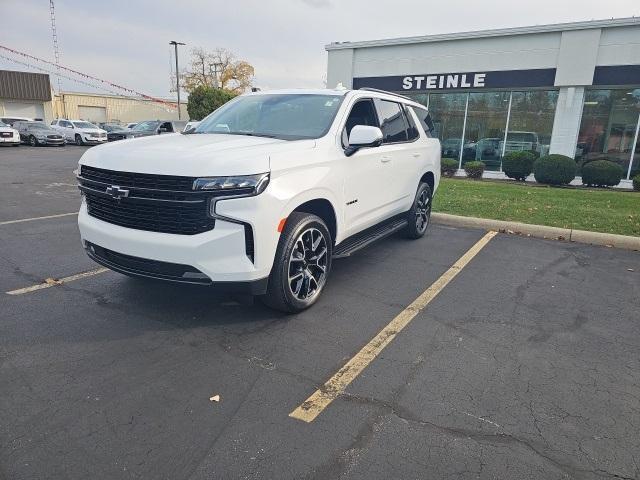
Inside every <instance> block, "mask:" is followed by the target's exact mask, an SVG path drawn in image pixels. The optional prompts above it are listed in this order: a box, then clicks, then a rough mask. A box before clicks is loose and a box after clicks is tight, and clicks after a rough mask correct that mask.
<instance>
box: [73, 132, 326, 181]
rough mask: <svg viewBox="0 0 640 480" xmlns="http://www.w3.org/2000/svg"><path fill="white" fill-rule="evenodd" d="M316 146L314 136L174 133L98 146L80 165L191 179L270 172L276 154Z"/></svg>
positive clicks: (86, 154)
mask: <svg viewBox="0 0 640 480" xmlns="http://www.w3.org/2000/svg"><path fill="white" fill-rule="evenodd" d="M314 146H315V141H314V140H296V141H287V140H278V139H273V138H264V137H249V136H244V135H224V134H199V135H182V134H179V133H177V134H175V133H174V134H165V135H153V136H149V137H145V138H138V139H129V140H121V141H119V142H113V143H109V144H106V145H101V146H98V147H94V148H92V149H90V150H87V151H86V152H85V153H84V155H82V158H81V159H80V164H81V165H88V166H91V167H97V168H106V169H109V170H119V171H124V172H137V173H153V174H157V175H179V176H187V177H206V176H225V175H252V174H256V173H263V172H268V171H269V170H270V168H269V157H270V155H272V154H275V153H280V152H287V151H294V150H296V151H304V150H308V149H311V148H313V147H314Z"/></svg>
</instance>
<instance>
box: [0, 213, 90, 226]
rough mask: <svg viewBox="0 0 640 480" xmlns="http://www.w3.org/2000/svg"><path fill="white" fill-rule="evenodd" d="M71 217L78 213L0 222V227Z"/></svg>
mask: <svg viewBox="0 0 640 480" xmlns="http://www.w3.org/2000/svg"><path fill="white" fill-rule="evenodd" d="M71 215H78V212H72V213H59V214H57V215H47V216H46V217H33V218H21V219H20V220H6V221H4V222H0V225H10V224H12V223H22V222H33V221H34V220H47V219H49V218H60V217H69V216H71Z"/></svg>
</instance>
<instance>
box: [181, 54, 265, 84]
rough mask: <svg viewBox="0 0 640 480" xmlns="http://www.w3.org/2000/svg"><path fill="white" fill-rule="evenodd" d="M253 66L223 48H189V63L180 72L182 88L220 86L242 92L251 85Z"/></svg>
mask: <svg viewBox="0 0 640 480" xmlns="http://www.w3.org/2000/svg"><path fill="white" fill-rule="evenodd" d="M253 76H254V68H253V66H251V65H250V64H249V63H248V62H246V61H244V60H237V59H236V56H235V55H234V54H233V53H232V52H230V51H229V50H227V49H225V48H216V49H215V50H213V51H211V52H207V51H206V50H204V49H202V48H194V49H192V50H191V65H190V67H189V68H188V69H187V71H185V72H184V73H183V74H182V79H183V85H184V89H185V90H186V91H188V92H191V91H192V90H193V89H194V88H196V87H198V86H208V87H214V88H222V89H225V90H229V91H230V92H233V93H242V92H244V91H245V90H247V89H248V88H249V87H250V86H251V82H252V81H253Z"/></svg>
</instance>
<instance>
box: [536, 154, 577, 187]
mask: <svg viewBox="0 0 640 480" xmlns="http://www.w3.org/2000/svg"><path fill="white" fill-rule="evenodd" d="M533 175H534V176H535V177H536V182H538V183H546V184H547V185H568V184H569V183H570V182H571V180H573V179H574V178H575V176H576V162H575V161H574V160H573V158H571V157H567V156H565V155H557V154H553V155H546V156H544V157H540V158H539V159H538V160H536V161H535V162H534V164H533Z"/></svg>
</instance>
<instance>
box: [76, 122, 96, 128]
mask: <svg viewBox="0 0 640 480" xmlns="http://www.w3.org/2000/svg"><path fill="white" fill-rule="evenodd" d="M72 123H73V126H74V127H76V128H98V127H96V126H95V125H94V124H93V123H89V122H72Z"/></svg>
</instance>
